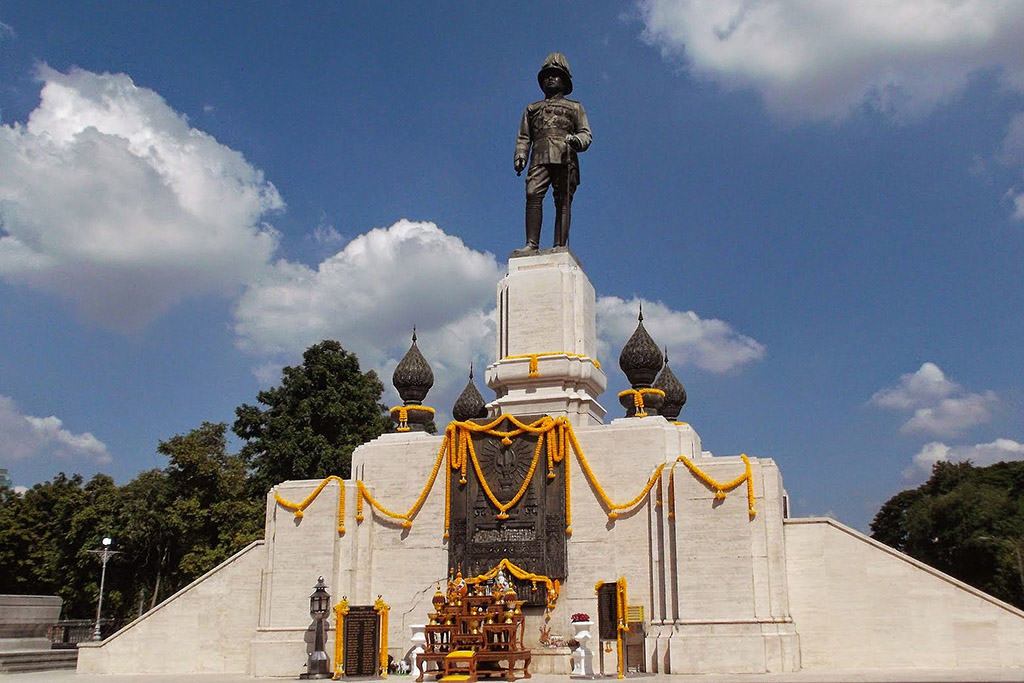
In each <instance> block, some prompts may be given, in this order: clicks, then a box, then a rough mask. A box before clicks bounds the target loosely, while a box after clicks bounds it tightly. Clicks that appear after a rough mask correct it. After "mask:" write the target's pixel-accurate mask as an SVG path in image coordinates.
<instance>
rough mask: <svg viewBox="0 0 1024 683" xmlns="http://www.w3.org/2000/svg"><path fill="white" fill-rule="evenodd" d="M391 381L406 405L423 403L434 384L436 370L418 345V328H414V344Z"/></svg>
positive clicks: (399, 364)
mask: <svg viewBox="0 0 1024 683" xmlns="http://www.w3.org/2000/svg"><path fill="white" fill-rule="evenodd" d="M391 383H392V384H394V385H395V389H397V390H398V395H399V396H401V397H402V401H404V402H405V405H422V404H423V399H425V398H426V397H427V392H428V391H430V388H431V387H432V386H434V371H433V370H431V369H430V364H429V363H427V359H426V358H424V357H423V354H422V353H420V350H419V347H417V346H416V328H415V327H413V328H412V346H410V347H409V350H408V351H406V352H405V356H404V357H403V358H402V360H401V361H399V363H398V367H396V368H395V373H394V374H393V375H392V376H391Z"/></svg>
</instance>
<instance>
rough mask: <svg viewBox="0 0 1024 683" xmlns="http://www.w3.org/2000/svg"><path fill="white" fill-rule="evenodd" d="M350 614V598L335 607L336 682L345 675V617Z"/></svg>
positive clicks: (343, 599) (344, 598) (345, 597)
mask: <svg viewBox="0 0 1024 683" xmlns="http://www.w3.org/2000/svg"><path fill="white" fill-rule="evenodd" d="M346 614H348V596H345V595H343V596H342V597H341V602H339V603H338V604H337V605H335V606H334V680H338V679H339V678H341V677H342V676H344V675H345V615H346Z"/></svg>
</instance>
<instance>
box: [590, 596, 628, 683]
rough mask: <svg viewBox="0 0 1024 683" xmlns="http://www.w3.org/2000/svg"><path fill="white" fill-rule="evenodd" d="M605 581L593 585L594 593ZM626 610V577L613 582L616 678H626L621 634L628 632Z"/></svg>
mask: <svg viewBox="0 0 1024 683" xmlns="http://www.w3.org/2000/svg"><path fill="white" fill-rule="evenodd" d="M605 583H606V582H605V581H598V582H597V583H596V584H594V592H595V593H599V592H600V590H601V586H603V585H605ZM626 615H627V610H626V577H625V576H622V577H620V578H619V580H618V581H616V582H615V644H616V646H617V652H618V655H619V663H618V667H617V668H618V678H625V677H626V660H625V658H624V657H623V641H624V637H623V635H622V634H623V633H625V632H626V631H629V622H628V621H626V619H627V616H626Z"/></svg>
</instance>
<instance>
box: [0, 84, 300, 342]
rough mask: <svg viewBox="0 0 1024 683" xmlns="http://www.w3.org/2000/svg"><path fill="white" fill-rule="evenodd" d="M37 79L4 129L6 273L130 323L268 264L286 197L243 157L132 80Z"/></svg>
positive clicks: (226, 290)
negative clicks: (23, 111) (34, 100)
mask: <svg viewBox="0 0 1024 683" xmlns="http://www.w3.org/2000/svg"><path fill="white" fill-rule="evenodd" d="M40 78H41V79H42V80H43V81H44V85H43V88H42V92H41V95H40V97H41V101H40V103H39V106H38V108H37V109H35V110H34V111H33V112H32V113H31V115H30V116H29V119H28V122H27V123H26V124H24V125H22V124H19V123H15V124H13V125H10V126H0V158H2V159H4V163H3V164H0V278H3V279H5V280H7V281H8V282H10V283H16V284H24V285H28V286H31V287H34V288H37V289H40V290H44V291H48V292H52V293H55V294H57V295H59V296H61V297H64V298H67V299H70V300H71V301H73V302H74V303H75V305H76V306H77V307H78V309H79V310H80V311H81V312H82V313H83V314H84V315H85V316H86V317H87V318H89V319H91V320H94V321H96V322H98V323H99V324H101V325H103V326H105V327H108V328H111V329H119V330H130V329H137V328H138V327H140V326H142V325H144V324H145V323H146V322H148V321H149V320H151V319H153V318H154V317H156V316H157V315H159V314H160V313H162V312H163V311H164V310H166V309H167V308H168V307H170V306H171V305H173V304H174V303H175V302H177V301H179V300H180V299H182V298H183V297H187V296H194V295H203V294H208V293H217V294H225V295H230V294H233V293H234V292H235V291H236V289H237V288H238V287H240V286H241V285H242V284H244V283H247V282H249V281H250V280H251V279H252V278H253V277H255V276H256V275H257V274H258V273H260V272H261V271H262V270H263V269H265V268H266V267H267V263H268V262H269V260H270V259H271V257H272V255H273V253H274V251H275V250H276V248H277V243H278V237H277V234H276V232H275V231H274V230H273V229H272V228H270V227H269V226H267V225H266V224H264V223H263V222H262V220H263V218H264V216H265V215H266V214H267V213H268V212H271V211H274V210H278V209H281V208H282V207H283V202H282V200H281V198H280V196H279V195H278V192H277V190H276V189H275V188H274V186H273V185H272V184H270V183H269V182H267V181H266V180H265V179H264V178H263V174H262V173H261V172H260V171H259V170H257V169H255V168H253V167H252V166H251V165H250V164H249V163H247V162H246V160H245V159H244V158H243V156H242V155H241V154H240V153H238V152H236V151H234V150H232V149H230V148H228V147H226V146H224V145H222V144H220V143H218V142H217V141H216V140H215V139H214V138H212V137H211V136H209V135H207V134H206V133H203V132H202V131H199V130H197V129H195V128H191V127H190V126H189V125H188V122H187V121H186V119H185V117H184V116H182V115H180V114H178V113H177V112H175V111H174V110H173V109H171V108H170V107H169V106H168V105H167V103H166V102H165V101H164V100H163V98H161V97H160V95H158V94H157V93H155V92H153V91H152V90H149V89H146V88H141V87H138V86H136V85H135V83H133V82H132V80H131V78H129V77H128V76H127V75H124V74H95V73H91V72H88V71H82V70H72V71H71V72H69V73H67V74H62V73H59V72H57V71H54V70H52V69H50V68H47V67H42V68H41V69H40Z"/></svg>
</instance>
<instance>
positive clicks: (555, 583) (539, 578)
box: [466, 557, 562, 610]
mask: <svg viewBox="0 0 1024 683" xmlns="http://www.w3.org/2000/svg"><path fill="white" fill-rule="evenodd" d="M502 569H507V570H508V572H509V574H511V575H512V576H514V577H516V578H517V579H520V580H522V581H530V582H532V583H533V587H534V588H536V587H537V584H538V583H543V584H544V587H545V588H546V589H547V607H548V609H549V610H551V609H554V608H555V602H557V601H558V594H559V593H560V592H561V589H562V584H561V583H560V582H559V580H558V579H554V580H552V579H550V578H549V577H547V576H544V575H543V574H534V573H533V572H529V571H527V570H525V569H523V568H522V567H519V566H517V565H515V564H513V563H512V561H511V560H509V559H508V558H507V557H506V558H504V559H502V560H501V562H499V563H498V564H497V565H495V566H494V568H493V569H491V570H490V571H487V572H484V573H483V574H480V575H479V576H474V577H472V578H469V579H466V583H468V584H477V583H481V582H483V581H489V580H491V579H493V578H494V577H495V576H497V575H498V572H499V571H501V570H502Z"/></svg>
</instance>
